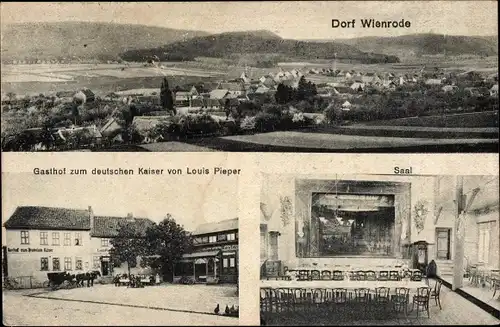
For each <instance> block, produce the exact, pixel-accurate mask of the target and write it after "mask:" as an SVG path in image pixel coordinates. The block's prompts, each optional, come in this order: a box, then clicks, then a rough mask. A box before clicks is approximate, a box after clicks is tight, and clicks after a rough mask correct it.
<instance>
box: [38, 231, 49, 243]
mask: <svg viewBox="0 0 500 327" xmlns="http://www.w3.org/2000/svg"><path fill="white" fill-rule="evenodd" d="M40 245H49V233H47V232H40Z"/></svg>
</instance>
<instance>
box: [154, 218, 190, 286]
mask: <svg viewBox="0 0 500 327" xmlns="http://www.w3.org/2000/svg"><path fill="white" fill-rule="evenodd" d="M146 242H147V244H148V254H149V255H154V256H150V257H147V258H146V261H147V262H148V264H149V266H151V267H155V268H158V269H160V271H161V272H162V274H163V276H168V277H171V276H172V272H173V270H172V269H173V266H174V264H175V263H176V262H178V261H179V260H180V259H181V258H182V255H183V254H184V253H188V252H190V251H191V249H192V246H193V243H192V239H191V235H190V234H189V233H188V232H187V231H186V230H184V228H183V227H182V226H181V225H179V224H177V223H176V221H175V219H174V218H173V217H172V216H171V215H170V214H167V216H166V217H165V219H163V221H162V222H160V223H159V224H158V225H154V226H152V227H151V228H149V229H148V230H147V231H146Z"/></svg>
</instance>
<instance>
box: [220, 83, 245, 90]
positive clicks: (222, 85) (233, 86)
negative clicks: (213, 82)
mask: <svg viewBox="0 0 500 327" xmlns="http://www.w3.org/2000/svg"><path fill="white" fill-rule="evenodd" d="M218 89H219V90H229V91H245V87H244V86H243V85H242V84H240V83H220V84H219V87H218Z"/></svg>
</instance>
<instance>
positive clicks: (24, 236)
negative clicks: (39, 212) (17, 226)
mask: <svg viewBox="0 0 500 327" xmlns="http://www.w3.org/2000/svg"><path fill="white" fill-rule="evenodd" d="M21 244H30V232H28V231H27V230H23V231H21Z"/></svg>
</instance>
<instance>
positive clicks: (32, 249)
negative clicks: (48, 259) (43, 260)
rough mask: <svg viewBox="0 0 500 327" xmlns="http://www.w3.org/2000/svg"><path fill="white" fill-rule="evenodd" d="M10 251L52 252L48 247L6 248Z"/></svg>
mask: <svg viewBox="0 0 500 327" xmlns="http://www.w3.org/2000/svg"><path fill="white" fill-rule="evenodd" d="M7 252H10V253H31V252H54V249H50V248H7Z"/></svg>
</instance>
